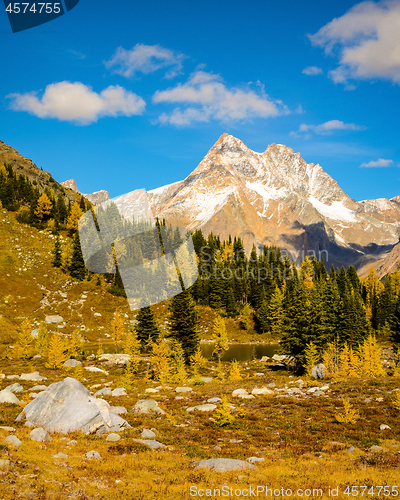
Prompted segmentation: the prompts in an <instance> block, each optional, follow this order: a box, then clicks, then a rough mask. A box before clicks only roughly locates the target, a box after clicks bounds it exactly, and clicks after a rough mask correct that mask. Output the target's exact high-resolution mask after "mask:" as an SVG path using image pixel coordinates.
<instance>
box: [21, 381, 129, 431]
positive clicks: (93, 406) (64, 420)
mask: <svg viewBox="0 0 400 500" xmlns="http://www.w3.org/2000/svg"><path fill="white" fill-rule="evenodd" d="M22 419H27V420H29V421H30V422H32V423H33V424H35V425H36V426H38V427H43V429H45V430H46V431H47V432H56V433H59V434H67V433H69V432H74V431H81V432H83V433H84V434H91V433H93V432H97V433H98V434H101V433H105V432H113V431H118V430H120V429H121V428H123V427H124V428H128V429H129V428H130V425H129V424H128V423H127V422H126V420H124V419H123V418H121V417H119V416H118V415H116V414H115V413H113V411H112V408H111V407H110V405H109V404H108V403H107V402H106V401H104V400H102V399H96V398H95V397H93V396H91V395H90V392H89V390H88V389H86V387H84V386H83V385H82V384H81V383H80V382H78V380H75V379H74V378H71V377H67V378H66V379H64V380H63V381H62V382H56V383H54V384H51V385H49V387H48V388H47V389H46V390H45V391H43V392H41V393H40V394H39V395H38V396H37V397H36V398H35V399H34V400H33V401H32V402H30V403H29V404H28V405H27V406H25V408H24V409H23V411H22V412H21V413H20V414H19V415H18V417H17V419H16V420H17V421H21V420H22Z"/></svg>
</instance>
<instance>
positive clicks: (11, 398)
mask: <svg viewBox="0 0 400 500" xmlns="http://www.w3.org/2000/svg"><path fill="white" fill-rule="evenodd" d="M0 403H11V404H16V405H18V404H19V403H20V401H19V399H18V398H17V396H16V395H15V394H13V393H12V392H10V391H9V390H8V389H3V390H2V391H0Z"/></svg>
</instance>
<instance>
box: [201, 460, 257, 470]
mask: <svg viewBox="0 0 400 500" xmlns="http://www.w3.org/2000/svg"><path fill="white" fill-rule="evenodd" d="M194 465H195V469H196V470H199V469H210V470H214V471H216V472H226V471H231V470H243V469H253V470H258V467H256V466H255V465H252V464H249V463H248V462H245V461H244V460H235V459H232V458H210V459H208V460H200V461H198V462H195V463H194Z"/></svg>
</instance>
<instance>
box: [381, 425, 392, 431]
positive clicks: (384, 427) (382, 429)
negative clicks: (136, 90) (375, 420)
mask: <svg viewBox="0 0 400 500" xmlns="http://www.w3.org/2000/svg"><path fill="white" fill-rule="evenodd" d="M379 429H380V430H381V431H386V430H387V431H390V430H391V428H390V427H389V426H388V425H386V424H381V425H380V426H379Z"/></svg>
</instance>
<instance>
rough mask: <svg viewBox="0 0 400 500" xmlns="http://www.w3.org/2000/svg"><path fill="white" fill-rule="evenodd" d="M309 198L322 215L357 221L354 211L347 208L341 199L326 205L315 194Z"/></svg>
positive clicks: (345, 220)
mask: <svg viewBox="0 0 400 500" xmlns="http://www.w3.org/2000/svg"><path fill="white" fill-rule="evenodd" d="M308 200H309V202H310V203H311V204H312V206H313V207H314V208H315V209H316V210H318V212H319V213H320V214H321V215H323V216H324V217H327V218H328V219H333V220H340V221H343V222H356V221H357V219H356V217H355V214H354V212H353V211H352V210H350V209H348V208H346V207H345V206H344V205H343V203H342V202H341V201H333V202H332V205H326V204H325V203H322V201H320V200H317V198H314V196H310V197H309V198H308Z"/></svg>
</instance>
